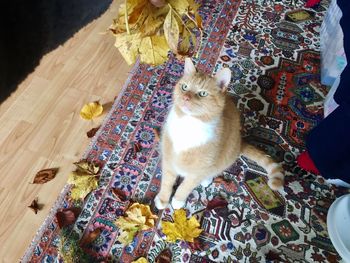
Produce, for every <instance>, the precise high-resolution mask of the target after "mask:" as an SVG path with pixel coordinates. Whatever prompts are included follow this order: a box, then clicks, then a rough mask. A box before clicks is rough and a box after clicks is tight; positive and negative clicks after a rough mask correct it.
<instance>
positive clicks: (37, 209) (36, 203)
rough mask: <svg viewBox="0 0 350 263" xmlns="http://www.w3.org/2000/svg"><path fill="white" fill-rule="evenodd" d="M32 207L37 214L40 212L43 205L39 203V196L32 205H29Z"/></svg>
mask: <svg viewBox="0 0 350 263" xmlns="http://www.w3.org/2000/svg"><path fill="white" fill-rule="evenodd" d="M28 207H29V208H30V209H32V210H33V211H34V213H35V214H37V213H38V211H39V210H40V209H41V207H40V206H39V204H38V198H35V199H34V200H33V201H32V203H31V204H30V206H28Z"/></svg>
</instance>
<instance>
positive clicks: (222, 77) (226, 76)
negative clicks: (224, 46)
mask: <svg viewBox="0 0 350 263" xmlns="http://www.w3.org/2000/svg"><path fill="white" fill-rule="evenodd" d="M215 79H216V83H217V84H218V86H219V87H220V89H222V90H223V91H225V90H226V88H227V87H228V84H230V81H231V70H230V69H229V68H223V69H221V70H220V71H219V72H218V73H216V75H215Z"/></svg>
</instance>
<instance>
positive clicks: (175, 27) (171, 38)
mask: <svg viewBox="0 0 350 263" xmlns="http://www.w3.org/2000/svg"><path fill="white" fill-rule="evenodd" d="M172 10H173V9H172V8H170V10H169V13H168V14H167V16H166V17H165V20H164V25H163V29H164V36H165V38H166V41H167V42H168V45H169V47H170V49H171V50H172V51H173V52H175V53H177V45H178V43H179V34H180V29H179V24H178V22H177V20H176V17H175V14H174V11H172Z"/></svg>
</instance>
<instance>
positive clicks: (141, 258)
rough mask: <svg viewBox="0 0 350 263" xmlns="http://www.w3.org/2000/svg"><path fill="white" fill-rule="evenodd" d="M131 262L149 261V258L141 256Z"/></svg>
mask: <svg viewBox="0 0 350 263" xmlns="http://www.w3.org/2000/svg"><path fill="white" fill-rule="evenodd" d="M169 262H170V261H169ZM131 263H148V260H147V259H146V258H144V257H140V258H138V259H137V260H134V261H132V262H131Z"/></svg>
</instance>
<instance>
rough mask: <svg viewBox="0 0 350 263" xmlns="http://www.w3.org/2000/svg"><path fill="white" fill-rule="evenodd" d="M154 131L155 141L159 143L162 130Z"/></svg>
mask: <svg viewBox="0 0 350 263" xmlns="http://www.w3.org/2000/svg"><path fill="white" fill-rule="evenodd" d="M153 130H154V135H155V139H156V141H157V142H159V141H160V130H159V128H154V129H153Z"/></svg>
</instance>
